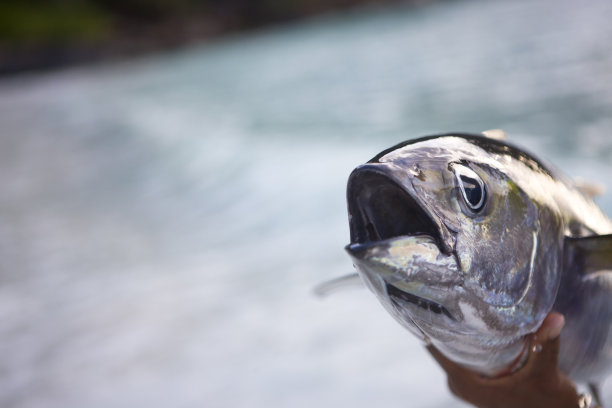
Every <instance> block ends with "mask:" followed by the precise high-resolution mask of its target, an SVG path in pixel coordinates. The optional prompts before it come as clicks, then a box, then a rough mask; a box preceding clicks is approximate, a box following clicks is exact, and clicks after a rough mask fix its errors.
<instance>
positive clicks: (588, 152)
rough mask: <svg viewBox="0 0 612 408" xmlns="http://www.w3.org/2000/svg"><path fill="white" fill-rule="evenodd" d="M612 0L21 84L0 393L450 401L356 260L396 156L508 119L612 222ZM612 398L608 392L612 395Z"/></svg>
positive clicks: (5, 203)
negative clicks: (361, 232)
mask: <svg viewBox="0 0 612 408" xmlns="http://www.w3.org/2000/svg"><path fill="white" fill-rule="evenodd" d="M610 21H612V3H609V2H606V1H603V0H602V1H592V2H588V3H585V4H581V5H580V6H579V7H578V6H576V5H575V3H574V2H571V1H569V0H563V1H549V0H537V1H512V2H510V1H494V2H485V1H455V2H441V3H435V4H431V5H425V6H421V7H418V8H411V7H405V6H395V7H392V8H371V9H364V10H362V11H357V12H354V13H350V14H345V15H339V16H330V17H325V18H321V19H318V20H314V21H311V22H307V23H303V24H298V25H290V26H286V27H281V28H278V29H273V30H267V31H260V32H257V33H255V34H251V35H246V36H237V37H233V38H231V39H227V40H223V41H219V42H217V43H214V44H208V45H203V46H197V47H191V48H189V49H185V50H182V51H179V52H174V53H168V54H164V55H159V56H156V57H150V58H145V59H141V60H137V61H132V62H127V63H121V64H116V65H107V66H99V67H92V68H81V69H73V70H68V71H64V72H59V73H52V74H41V75H32V76H27V77H24V78H21V79H12V80H4V82H2V83H0V123H1V124H2V137H1V138H0V190H1V194H0V214H1V215H0V217H1V218H0V278H1V284H0V339H1V341H0V353H1V355H2V358H1V359H0V373H2V374H0V375H1V376H2V380H1V381H0V405H2V406H3V407H62V408H65V407H109V406H112V407H133V406H148V407H166V406H172V407H201V406H205V407H284V406H291V407H312V406H319V407H338V406H352V407H372V406H386V407H387V408H391V407H406V406H419V407H447V406H450V405H451V404H453V405H452V406H463V405H461V404H460V403H451V401H453V399H452V397H451V396H450V394H449V393H448V392H447V391H446V385H445V380H444V377H443V375H442V372H441V370H440V369H439V368H437V366H435V365H434V364H433V362H432V361H431V359H430V358H429V356H428V355H426V353H425V352H424V350H423V349H422V347H421V346H420V345H419V344H418V342H417V341H416V340H415V339H413V338H412V336H411V335H410V334H409V333H408V332H406V331H404V330H403V329H401V328H400V327H399V325H397V324H396V323H395V322H394V321H392V319H391V318H390V317H389V316H387V314H386V313H385V312H384V311H383V310H382V308H381V307H380V306H379V305H378V304H377V303H376V300H375V299H374V297H373V296H372V295H371V294H370V293H368V292H367V291H365V290H352V291H351V290H349V291H347V292H344V293H339V294H337V295H336V296H333V297H331V298H329V299H326V300H324V301H321V300H318V299H316V298H315V297H313V295H312V292H311V289H312V288H313V286H315V285H316V284H317V283H319V282H320V281H322V280H326V279H329V278H331V277H335V276H338V275H342V274H345V273H348V272H351V270H352V267H351V263H350V260H349V259H348V257H347V256H346V255H345V254H344V253H343V250H342V247H343V246H344V245H345V244H346V243H347V241H348V224H347V220H346V210H345V201H344V187H345V182H346V178H347V176H348V173H349V172H350V170H351V169H352V168H353V167H354V166H356V165H357V164H359V163H361V162H363V161H366V160H367V159H369V158H370V157H372V156H373V155H374V154H375V153H377V152H378V151H380V150H382V149H384V148H386V147H388V146H390V145H392V144H395V143H397V142H399V141H402V140H404V139H407V138H411V137H416V136H420V135H423V134H427V133H438V132H441V131H450V130H462V131H473V132H478V131H481V130H484V129H490V128H500V127H501V128H504V129H505V130H506V131H507V133H508V134H509V136H510V139H511V140H513V141H514V142H516V143H518V144H522V145H525V146H527V147H529V148H530V149H531V150H532V151H534V152H536V153H537V154H539V155H540V156H543V157H544V158H546V159H548V160H550V161H552V162H554V163H555V164H556V165H557V166H558V167H560V168H562V169H563V170H564V171H565V172H567V173H569V174H570V175H572V176H581V177H583V178H587V179H592V180H596V181H599V182H601V183H604V184H605V185H607V187H608V194H607V195H606V196H604V197H602V198H601V199H600V201H599V203H600V204H601V205H602V207H603V208H604V209H605V210H606V212H607V213H608V214H612V181H611V179H610V174H611V169H612V167H611V165H610V163H612V139H611V138H610V135H611V134H612V116H610V112H612V54H611V53H610V46H609V45H610V44H611V43H612V25H610V24H609V22H610ZM606 396H607V399H608V401H612V398H611V397H612V392H611V391H610V387H608V389H607V390H606Z"/></svg>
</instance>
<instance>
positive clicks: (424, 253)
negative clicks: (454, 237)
mask: <svg viewBox="0 0 612 408" xmlns="http://www.w3.org/2000/svg"><path fill="white" fill-rule="evenodd" d="M346 250H347V252H348V253H349V255H350V256H351V258H352V259H353V263H354V265H355V268H356V269H357V271H358V273H359V274H360V275H361V277H362V279H363V281H364V282H365V283H366V285H367V286H368V288H369V289H370V290H371V291H372V292H374V294H375V295H376V297H377V298H378V300H379V301H380V303H381V304H382V305H383V307H384V308H385V309H386V310H387V311H388V312H389V314H391V315H392V316H393V317H394V318H395V320H397V321H398V322H399V323H400V324H401V325H402V326H403V327H405V328H406V329H408V330H409V331H410V332H412V333H413V334H414V335H415V336H417V337H418V338H419V339H421V340H422V341H423V342H425V343H426V344H432V345H433V346H435V347H436V348H438V349H439V350H440V351H441V352H442V353H443V354H444V355H446V356H447V357H449V358H451V359H452V360H453V361H455V362H457V363H459V364H461V365H463V366H465V367H466V368H469V369H472V370H475V371H477V372H480V373H482V374H484V375H487V376H491V377H494V376H496V375H499V374H500V373H503V372H506V371H507V370H508V367H509V366H512V365H513V364H514V365H516V366H517V367H518V366H520V364H521V363H523V362H524V359H522V358H523V357H524V351H525V347H526V346H525V345H526V339H525V337H523V336H520V335H519V336H513V337H512V336H511V337H508V336H502V337H503V339H502V337H499V336H498V335H497V334H496V333H492V332H491V330H492V329H491V328H489V327H479V326H481V325H484V324H485V323H484V322H482V321H479V319H478V314H479V312H478V310H477V309H476V308H477V307H478V306H476V305H473V304H470V294H469V292H468V291H466V290H465V288H464V275H463V273H462V272H461V271H459V269H458V264H457V261H456V258H455V257H454V256H452V255H445V254H443V253H442V252H441V251H440V250H439V249H438V247H437V246H436V243H435V240H434V239H433V238H432V237H429V236H426V235H416V236H402V237H397V238H392V239H387V240H383V241H378V242H370V243H364V244H350V245H347V246H346ZM475 322H477V323H476V324H474V323H475ZM482 353H486V354H487V355H488V356H490V357H491V359H490V360H487V361H481V360H480V359H478V358H475V356H478V355H481V354H482Z"/></svg>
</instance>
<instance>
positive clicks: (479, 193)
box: [452, 164, 486, 212]
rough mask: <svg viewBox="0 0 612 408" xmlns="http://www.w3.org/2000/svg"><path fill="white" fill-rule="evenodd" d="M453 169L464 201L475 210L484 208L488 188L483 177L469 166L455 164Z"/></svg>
mask: <svg viewBox="0 0 612 408" xmlns="http://www.w3.org/2000/svg"><path fill="white" fill-rule="evenodd" d="M452 169H453V172H454V173H455V179H456V181H457V185H458V186H459V190H460V191H461V196H462V198H463V201H465V203H466V204H467V206H468V207H469V208H470V210H472V211H474V212H478V211H480V210H482V208H483V207H484V203H485V199H486V190H485V185H484V182H483V181H482V179H481V178H480V177H479V176H478V174H476V173H475V172H474V171H473V170H472V169H470V168H468V167H465V166H462V165H457V164H455V165H453V167H452Z"/></svg>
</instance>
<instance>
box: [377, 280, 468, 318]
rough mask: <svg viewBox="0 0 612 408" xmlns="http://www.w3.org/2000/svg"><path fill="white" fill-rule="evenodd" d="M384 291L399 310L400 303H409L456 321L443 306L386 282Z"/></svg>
mask: <svg viewBox="0 0 612 408" xmlns="http://www.w3.org/2000/svg"><path fill="white" fill-rule="evenodd" d="M385 289H386V291H387V296H388V297H389V299H390V300H391V302H392V303H393V305H394V306H396V307H397V308H400V309H401V308H402V307H403V305H402V303H411V304H413V305H415V306H417V307H419V308H421V309H425V310H428V311H430V312H432V313H435V314H440V315H444V316H446V317H448V318H449V319H450V320H452V321H454V322H455V321H457V319H456V318H455V316H453V314H452V313H451V312H450V311H449V310H448V309H447V308H446V307H445V306H444V305H442V304H440V303H438V302H435V301H433V300H430V299H426V298H424V297H421V296H418V295H415V294H413V293H409V292H406V291H404V290H401V289H400V288H398V287H397V286H395V285H393V284H390V283H388V282H385ZM400 302H402V303H400Z"/></svg>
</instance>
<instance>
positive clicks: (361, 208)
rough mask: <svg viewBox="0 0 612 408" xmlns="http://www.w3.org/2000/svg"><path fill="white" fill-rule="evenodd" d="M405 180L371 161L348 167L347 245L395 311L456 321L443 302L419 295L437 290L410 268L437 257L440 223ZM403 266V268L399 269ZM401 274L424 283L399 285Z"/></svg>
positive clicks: (378, 291)
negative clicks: (350, 169)
mask: <svg viewBox="0 0 612 408" xmlns="http://www.w3.org/2000/svg"><path fill="white" fill-rule="evenodd" d="M404 184H405V183H402V182H401V181H400V180H398V179H397V178H396V177H394V176H393V175H392V174H390V171H389V169H388V168H381V167H380V166H377V165H375V164H374V165H372V164H366V165H364V166H361V167H359V168H358V169H356V170H355V171H354V172H353V174H352V175H351V177H350V179H349V185H348V191H347V198H348V210H349V216H350V219H349V225H350V232H351V244H349V245H348V246H347V247H346V250H347V251H348V252H349V254H350V255H351V256H352V257H353V259H354V261H355V266H356V267H357V270H359V271H360V273H361V274H362V275H364V276H365V278H366V282H367V281H370V282H371V288H372V289H373V290H374V292H375V293H377V295H378V296H380V297H386V298H387V299H388V302H390V304H391V305H393V307H394V308H396V309H397V311H398V312H399V313H400V314H402V315H404V316H406V313H408V314H411V313H412V312H409V310H410V309H412V308H413V307H418V308H420V309H423V310H427V311H429V312H432V313H434V314H438V315H443V316H446V317H447V318H449V319H451V320H453V321H456V319H455V318H454V316H453V315H452V314H451V313H450V312H449V310H448V309H447V308H446V307H445V306H444V305H442V304H440V303H438V302H436V301H434V300H431V299H428V298H426V297H423V296H420V295H425V296H427V294H428V293H430V292H438V291H437V290H435V288H434V287H432V286H430V284H427V283H425V282H426V281H425V280H422V279H423V274H421V275H420V277H419V278H417V277H416V276H414V275H415V274H414V270H415V268H417V267H418V265H419V262H420V263H429V265H431V264H433V263H437V262H438V260H437V258H438V255H440V253H441V252H443V251H442V250H441V247H442V239H441V233H440V226H439V225H438V224H437V223H436V222H435V220H434V219H433V217H432V216H430V214H429V213H428V212H427V210H426V209H425V208H424V206H423V205H422V204H421V203H420V201H419V200H418V198H416V194H415V192H414V188H413V186H412V184H411V183H410V182H409V181H408V182H407V184H406V185H404ZM415 257H418V260H416V259H415ZM453 259H454V258H453ZM423 267H426V265H423ZM404 268H407V269H406V272H405V273H402V272H401V271H402V270H404ZM407 270H411V271H412V272H410V273H408V272H407ZM409 275H411V276H412V277H411V276H409ZM402 276H403V277H402ZM430 278H433V276H430ZM404 279H405V282H410V281H413V279H416V280H414V281H413V282H419V281H420V282H421V283H422V284H421V285H416V286H420V287H421V288H423V289H422V290H420V289H416V288H415V290H414V291H410V292H408V291H406V290H403V289H400V287H403V288H404V285H399V287H398V285H396V284H394V283H399V282H398V280H404ZM434 279H435V278H434ZM426 286H428V287H429V288H426ZM434 286H436V285H435V284H434ZM404 289H406V288H404ZM428 297H429V296H428Z"/></svg>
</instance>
